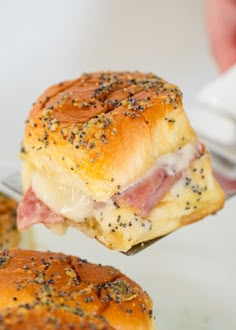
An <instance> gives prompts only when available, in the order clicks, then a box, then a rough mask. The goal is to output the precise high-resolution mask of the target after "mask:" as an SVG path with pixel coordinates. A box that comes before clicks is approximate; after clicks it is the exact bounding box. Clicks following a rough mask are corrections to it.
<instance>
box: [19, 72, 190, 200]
mask: <svg viewBox="0 0 236 330" xmlns="http://www.w3.org/2000/svg"><path fill="white" fill-rule="evenodd" d="M195 139H196V134H195V133H194V131H193V129H192V128H191V126H190V125H189V121H188V119H187V117H186V115H185V113H184V111H183V108H182V98H181V92H180V90H179V89H178V88H177V87H176V86H175V85H172V84H169V83H167V82H166V81H164V80H163V79H161V78H159V77H157V76H155V75H153V74H142V73H137V72H134V73H129V72H124V73H118V72H105V73H104V72H100V73H92V74H87V75H86V74H85V75H83V76H81V77H80V78H79V79H77V80H72V81H68V82H63V83H61V84H58V85H54V86H52V87H50V88H48V89H47V90H46V91H45V92H44V93H43V94H42V95H41V96H40V97H39V98H38V100H37V101H36V103H35V104H34V105H33V108H32V109H31V111H30V114H29V117H28V120H27V121H26V129H25V136H24V142H23V148H22V151H23V153H22V158H23V159H24V160H25V161H28V162H29V164H30V166H32V167H33V168H37V169H39V170H41V171H43V173H44V174H45V175H48V176H50V177H52V178H53V177H55V179H56V180H58V178H60V177H61V175H67V176H71V175H74V177H75V175H76V177H77V179H78V180H80V181H81V182H80V184H81V187H83V189H84V190H85V191H86V193H88V194H89V195H90V196H92V198H93V199H94V200H96V201H106V200H107V199H108V198H110V197H111V196H112V195H114V194H115V193H117V192H118V191H119V190H121V189H122V188H124V187H126V186H127V185H129V184H130V183H132V182H134V181H135V180H137V179H138V178H140V177H141V176H143V175H144V174H145V173H146V172H147V171H148V170H149V169H150V168H151V166H152V165H153V164H154V162H155V160H156V159H157V158H158V157H160V156H162V155H164V154H167V153H172V152H175V151H176V150H177V149H178V148H179V147H181V146H183V145H185V144H187V143H193V142H194V140H195ZM72 182H74V180H73V179H72Z"/></svg>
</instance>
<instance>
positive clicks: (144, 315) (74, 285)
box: [0, 250, 156, 330]
mask: <svg viewBox="0 0 236 330" xmlns="http://www.w3.org/2000/svg"><path fill="white" fill-rule="evenodd" d="M0 292H1V297H0V302H1V303H0V316H1V317H0V328H1V329H8V330H26V329H42V330H55V329H71V330H72V329H74V330H75V329H84V330H85V329H94V330H95V329H96V330H116V329H117V330H118V329H120V330H121V329H122V330H128V329H129V330H137V329H139V330H155V329H156V327H155V323H154V316H153V312H152V301H151V298H150V297H149V296H148V294H147V293H146V292H145V291H143V290H142V289H141V287H140V286H139V285H137V284H136V283H135V282H133V281H132V280H131V279H130V278H128V277H127V276H125V275H124V274H122V273H121V272H120V271H118V270H117V269H115V268H113V267H110V266H102V265H95V264H92V263H89V262H87V261H86V260H83V259H80V258H78V257H73V256H68V255H64V254H61V253H51V252H36V251H30V250H28V251H26V250H9V251H4V252H0Z"/></svg>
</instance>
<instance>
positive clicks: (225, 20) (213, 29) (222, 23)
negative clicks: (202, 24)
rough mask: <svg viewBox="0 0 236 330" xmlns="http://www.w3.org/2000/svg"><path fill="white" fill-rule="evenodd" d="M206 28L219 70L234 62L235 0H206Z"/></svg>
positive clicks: (227, 67) (235, 58) (235, 35)
mask: <svg viewBox="0 0 236 330" xmlns="http://www.w3.org/2000/svg"><path fill="white" fill-rule="evenodd" d="M206 19H207V29H208V32H209V39H210V46H211V50H212V54H213V56H214V58H215V60H216V62H217V64H218V66H219V68H220V70H221V71H226V70H227V69H229V68H230V67H231V66H232V65H233V64H235V63H236V0H207V11H206Z"/></svg>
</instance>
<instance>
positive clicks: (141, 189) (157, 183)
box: [113, 168, 182, 217]
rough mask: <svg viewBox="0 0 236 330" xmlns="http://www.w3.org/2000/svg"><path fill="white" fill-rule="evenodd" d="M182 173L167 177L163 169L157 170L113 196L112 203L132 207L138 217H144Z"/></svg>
mask: <svg viewBox="0 0 236 330" xmlns="http://www.w3.org/2000/svg"><path fill="white" fill-rule="evenodd" d="M181 175H182V173H181V172H179V173H176V174H174V175H168V173H167V172H166V170H165V169H164V168H160V169H157V170H156V171H155V172H154V173H153V174H152V175H150V176H149V177H148V178H147V179H146V180H143V181H141V182H140V183H137V184H135V185H133V186H131V187H130V188H128V189H126V190H125V191H124V192H123V193H121V194H120V195H115V196H114V197H113V201H114V202H115V203H116V204H118V205H120V204H121V205H122V204H126V205H129V206H131V207H133V208H134V209H135V211H136V213H137V214H138V215H140V216H141V217H145V216H147V215H148V213H149V212H150V211H151V209H152V208H153V207H154V206H155V205H157V204H158V203H159V202H160V200H161V199H162V198H163V197H164V195H165V194H166V193H167V192H168V191H169V190H170V189H171V187H172V186H173V185H174V184H175V183H176V182H177V181H178V180H179V179H180V177H181Z"/></svg>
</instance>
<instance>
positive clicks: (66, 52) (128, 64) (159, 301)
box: [0, 0, 236, 330]
mask: <svg viewBox="0 0 236 330" xmlns="http://www.w3.org/2000/svg"><path fill="white" fill-rule="evenodd" d="M0 41H1V44H0V101H1V103H0V151H1V153H0V160H1V176H2V175H5V174H6V173H8V172H9V171H10V170H11V168H15V163H16V159H17V153H18V150H19V145H20V141H21V138H22V135H23V133H22V132H23V126H24V119H25V118H26V115H27V113H28V110H29V109H30V107H31V103H32V102H33V101H34V100H35V99H36V97H37V96H38V95H39V94H40V93H41V92H42V91H43V90H44V89H45V88H46V87H47V86H49V85H50V84H52V83H55V82H60V81H62V80H65V79H71V78H74V77H77V76H78V75H80V74H81V73H82V72H89V71H93V70H99V69H111V70H113V69H114V70H140V71H151V72H154V73H156V74H158V75H160V76H163V77H164V78H166V79H167V80H170V81H171V82H174V83H176V84H178V85H179V86H180V87H181V89H182V91H183V93H184V104H185V108H186V111H187V112H188V113H190V109H191V106H192V105H193V104H194V96H195V95H196V93H197V92H198V91H199V90H200V88H201V87H202V86H203V85H204V84H205V83H206V82H208V81H210V80H211V79H213V78H215V77H216V76H217V75H218V72H217V68H216V66H215V64H214V63H213V60H212V58H211V56H210V53H209V49H208V42H207V35H206V31H205V25H204V1H203V0H178V1H175V0H165V1H163V0H162V1H161V0H159V1H158V0H145V1H141V0H140V1H139V0H117V1H115V0H84V1H79V0H77V1H76V0H67V1H66V0H64V1H63V0H57V1H56V0H41V1H31V0H21V1H17V0H15V1H11V0H9V1H7V0H0ZM193 124H194V123H193ZM6 160H8V162H7V161H6ZM9 161H10V162H9ZM6 168H7V169H6ZM235 204H236V203H235V199H234V200H231V201H229V202H227V205H226V207H225V209H224V210H223V211H222V212H220V213H219V214H218V215H217V216H214V217H209V218H208V219H205V220H204V221H201V222H199V223H197V224H194V225H191V226H188V227H186V228H183V229H181V230H179V231H178V232H176V233H174V234H172V235H170V236H169V237H168V238H165V239H163V240H162V241H160V242H159V243H157V244H156V245H155V246H152V247H151V248H149V249H148V250H146V251H144V252H142V253H141V254H140V255H138V256H135V257H126V256H123V255H121V254H119V253H115V252H111V251H108V250H107V249H105V248H104V247H102V246H100V245H99V244H98V243H96V242H94V241H91V240H89V239H87V238H86V237H84V235H82V234H80V233H78V232H76V231H72V230H71V231H69V232H68V235H67V236H66V237H63V238H61V237H57V236H54V235H52V234H51V233H50V232H49V231H48V230H46V229H43V228H42V227H41V226H38V227H37V226H36V227H35V229H34V232H35V238H36V240H37V242H38V243H37V247H38V248H42V249H48V248H50V249H53V250H56V251H59V250H60V251H63V252H69V253H73V254H77V255H80V256H81V257H84V258H88V259H89V260H91V261H94V262H101V263H103V264H112V265H113V266H115V267H118V268H120V269H121V270H122V271H123V272H125V273H126V274H128V275H130V276H132V277H133V278H134V279H135V280H136V281H137V282H138V283H140V284H141V285H142V286H143V287H144V289H146V290H147V291H148V292H149V293H150V295H151V296H152V297H153V300H154V303H155V314H156V316H157V324H158V328H159V330H201V329H202V330H203V329H204V330H205V329H208V330H209V329H211V330H222V329H224V330H233V329H235V328H236V316H235V298H236V285H235V279H236V239H235V236H236V224H235V220H234V218H235V216H233V214H236V205H235ZM68 236H69V237H68ZM127 330H128V329H127Z"/></svg>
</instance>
